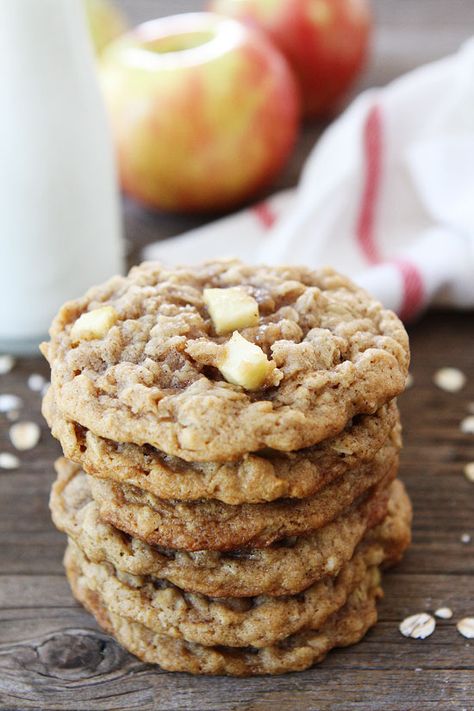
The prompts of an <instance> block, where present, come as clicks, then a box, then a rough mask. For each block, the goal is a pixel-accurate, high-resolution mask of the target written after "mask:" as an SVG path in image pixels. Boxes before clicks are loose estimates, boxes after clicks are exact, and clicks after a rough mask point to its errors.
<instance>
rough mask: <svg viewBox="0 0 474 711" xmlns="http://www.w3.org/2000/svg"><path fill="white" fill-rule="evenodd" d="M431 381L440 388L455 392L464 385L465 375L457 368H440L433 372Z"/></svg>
mask: <svg viewBox="0 0 474 711" xmlns="http://www.w3.org/2000/svg"><path fill="white" fill-rule="evenodd" d="M433 382H434V384H435V385H437V386H438V388H441V390H446V391H447V392H448V393H457V392H459V390H462V388H463V387H464V386H465V384H466V376H465V375H464V373H463V372H462V371H460V370H458V368H440V370H437V371H436V373H435V374H434V377H433Z"/></svg>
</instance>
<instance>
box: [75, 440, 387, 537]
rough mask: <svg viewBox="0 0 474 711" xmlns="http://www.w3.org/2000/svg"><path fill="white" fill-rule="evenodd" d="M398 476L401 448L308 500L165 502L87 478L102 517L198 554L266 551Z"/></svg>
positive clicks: (383, 454)
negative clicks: (245, 502)
mask: <svg viewBox="0 0 474 711" xmlns="http://www.w3.org/2000/svg"><path fill="white" fill-rule="evenodd" d="M397 471H398V448H397V447H395V446H394V445H393V444H392V443H388V444H386V445H384V446H383V447H382V449H381V450H380V451H379V452H378V453H377V455H376V457H375V459H374V461H373V462H371V463H370V464H366V465H364V466H361V467H360V468H359V469H358V470H356V471H351V472H348V473H347V474H345V475H344V476H341V477H339V478H338V479H336V480H335V481H333V482H331V483H330V484H328V485H327V486H325V487H324V488H322V489H321V490H320V491H318V492H317V493H316V494H314V495H313V496H310V497H308V498H306V499H279V500H277V501H272V502H270V503H265V504H242V505H241V506H229V505H228V504H223V503H221V502H220V501H214V500H210V499H207V500H203V501H192V502H181V501H165V500H163V499H158V498H157V497H156V496H153V495H152V494H149V493H148V492H146V491H143V490H142V489H138V488H136V487H131V486H127V485H121V484H117V483H116V482H113V481H107V480H104V479H96V478H95V477H89V483H90V487H91V492H92V496H93V498H94V499H95V501H96V503H97V506H98V508H99V515H100V517H101V518H102V519H103V520H104V521H107V522H108V523H111V524H112V525H113V526H116V528H119V529H120V530H121V531H125V533H128V534H130V535H131V536H135V537H137V538H141V539H142V540H143V541H145V542H146V543H149V544H151V545H159V546H165V547H167V548H177V549H184V550H187V551H199V550H217V551H225V550H235V549H238V548H242V547H251V548H264V547H266V546H269V545H271V544H272V543H273V542H274V541H277V540H280V539H281V538H285V537H287V536H300V535H303V534H307V533H310V532H311V531H314V530H316V529H318V528H321V527H322V526H325V525H326V524H328V523H329V522H330V521H332V520H333V519H335V518H337V517H338V516H340V515H341V514H342V513H343V512H344V511H345V510H346V509H347V508H348V507H350V506H351V505H352V504H353V503H354V502H355V501H357V499H358V498H359V497H363V496H364V495H365V494H366V493H367V492H368V491H369V490H370V489H372V487H374V486H376V485H377V484H379V483H380V482H381V481H382V480H384V481H386V482H387V483H388V482H390V481H392V480H393V479H394V478H395V477H396V475H397Z"/></svg>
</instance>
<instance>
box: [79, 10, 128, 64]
mask: <svg viewBox="0 0 474 711" xmlns="http://www.w3.org/2000/svg"><path fill="white" fill-rule="evenodd" d="M84 5H85V9H86V16H87V21H88V24H89V30H90V33H91V37H92V42H93V44H94V48H95V51H96V52H97V54H100V53H101V52H102V51H103V50H104V49H105V47H106V46H107V45H108V44H110V42H112V40H114V39H115V38H116V37H119V36H120V35H121V34H123V33H124V32H125V31H126V29H127V23H126V21H125V17H124V16H123V15H122V13H121V12H120V10H119V9H118V8H117V7H116V6H115V5H113V4H112V3H111V2H110V1H109V0H84Z"/></svg>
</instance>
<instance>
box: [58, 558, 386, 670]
mask: <svg viewBox="0 0 474 711" xmlns="http://www.w3.org/2000/svg"><path fill="white" fill-rule="evenodd" d="M65 564H66V574H67V576H68V579H69V583H70V585H71V588H72V591H73V593H74V596H75V597H76V599H77V600H78V601H79V602H81V603H82V604H83V605H84V607H85V608H86V609H87V610H88V611H89V612H91V613H92V614H93V615H94V616H95V618H96V620H97V621H98V623H99V624H100V625H101V626H102V627H103V628H104V630H106V631H107V632H108V633H110V634H112V635H113V636H114V637H115V638H116V639H117V640H118V642H120V644H121V645H122V646H123V647H125V649H127V650H128V651H130V652H131V653H132V654H134V655H135V656H137V657H138V658H139V659H141V660H142V661H144V662H146V663H150V664H159V665H160V666H161V667H162V668H163V669H166V670H168V671H181V672H190V673H191V674H214V675H216V674H221V675H229V676H255V675H259V674H284V673H285V672H289V671H302V670H303V669H307V668H308V667H310V666H312V665H313V664H316V663H318V662H320V661H322V660H323V659H324V657H325V656H326V654H327V653H328V652H329V651H330V650H331V649H333V648H334V647H344V646H348V645H350V644H355V643H356V642H358V641H359V640H360V639H362V637H363V636H364V635H365V633H366V632H367V630H368V629H369V628H370V627H372V625H374V624H375V623H376V621H377V609H376V601H377V599H378V598H379V597H381V596H382V589H381V587H380V573H379V570H378V568H376V567H374V568H370V569H369V570H368V571H367V575H366V577H365V579H364V581H363V582H362V583H361V584H360V585H359V586H358V587H357V588H356V589H355V590H354V592H353V593H352V594H351V595H350V597H349V599H348V601H347V603H346V605H344V607H343V608H341V609H340V610H338V611H337V612H336V613H334V614H333V615H331V617H329V619H328V620H327V621H326V623H325V624H324V625H323V626H322V627H321V628H320V629H319V630H316V631H315V630H310V631H302V632H298V633H297V634H294V635H291V636H289V637H286V638H285V639H284V640H282V641H281V642H280V643H278V644H275V645H272V646H269V647H263V648H256V647H244V648H233V647H223V646H216V647H204V646H203V645H200V644H195V643H191V642H186V641H184V640H181V639H176V638H173V637H169V636H166V635H162V634H158V633H156V632H153V631H152V630H150V629H148V628H147V627H145V626H143V625H142V624H140V623H138V622H134V621H132V620H130V619H128V618H126V617H122V616H120V615H117V614H116V613H114V612H111V611H110V610H108V609H107V606H106V603H105V601H104V600H103V598H102V597H101V595H100V593H98V592H97V591H94V590H92V589H91V588H90V587H89V581H88V579H87V577H86V576H85V575H84V574H83V571H82V570H81V568H80V566H79V564H78V562H77V561H75V560H73V559H71V557H69V558H68V559H67V560H66V561H65Z"/></svg>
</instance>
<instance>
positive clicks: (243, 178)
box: [101, 13, 299, 212]
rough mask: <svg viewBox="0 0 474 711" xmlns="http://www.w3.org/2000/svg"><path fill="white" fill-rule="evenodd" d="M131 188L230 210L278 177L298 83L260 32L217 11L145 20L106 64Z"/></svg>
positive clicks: (189, 205)
mask: <svg viewBox="0 0 474 711" xmlns="http://www.w3.org/2000/svg"><path fill="white" fill-rule="evenodd" d="M101 66H102V79H103V86H104V91H105V97H106V101H107V104H108V108H109V112H110V116H111V122H112V128H113V132H114V136H115V141H116V146H117V154H118V161H119V168H120V175H121V181H122V185H123V188H124V191H125V192H126V193H128V194H129V195H131V196H133V197H135V198H136V199H138V200H139V201H141V202H142V203H144V204H146V205H148V206H152V207H156V208H161V209H164V210H172V211H188V212H189V211H210V210H221V209H227V208H230V207H232V206H235V205H236V204H238V203H240V202H242V201H244V200H246V199H248V198H250V197H252V196H253V195H254V194H255V193H258V192H259V191H260V190H262V189H263V188H264V187H265V186H266V185H267V184H268V183H269V182H271V180H272V179H273V178H274V177H275V175H276V173H277V172H278V171H279V170H280V168H281V167H282V165H283V164H284V163H285V161H286V159H287V157H288V154H289V152H290V150H291V148H292V146H293V143H294V140H295V136H296V131H297V126H298V116H299V105H298V91H297V88H296V85H295V82H294V78H293V76H292V73H291V71H290V70H289V68H288V65H287V63H286V60H285V59H284V58H283V56H282V55H281V54H280V52H278V51H277V50H276V49H275V48H274V47H273V46H272V44H271V43H270V42H269V41H268V40H267V39H266V38H265V37H264V36H263V35H262V34H261V33H259V32H258V31H255V30H252V29H250V28H248V27H246V26H245V25H243V24H241V23H239V22H236V21H235V20H233V19H230V18H226V17H222V16H218V15H215V14H212V13H190V14H183V15H175V16H172V17H166V18H162V19H160V20H156V21H152V22H148V23H145V24H143V25H140V26H139V27H137V28H136V29H135V30H133V31H132V32H130V33H128V34H127V35H126V36H125V37H123V38H120V39H119V40H117V41H116V42H114V43H112V45H110V46H109V47H108V48H107V49H106V51H105V53H104V55H103V60H102V63H101Z"/></svg>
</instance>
